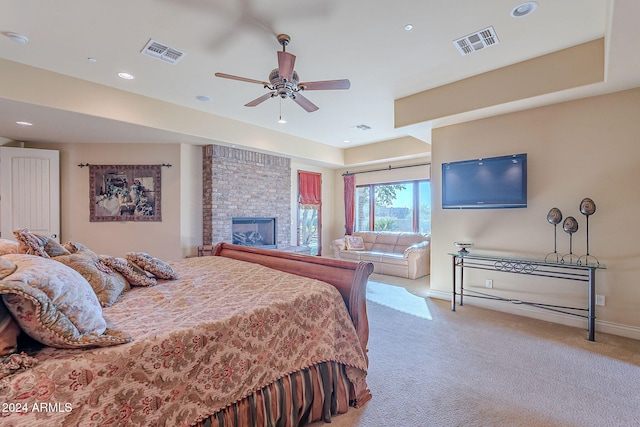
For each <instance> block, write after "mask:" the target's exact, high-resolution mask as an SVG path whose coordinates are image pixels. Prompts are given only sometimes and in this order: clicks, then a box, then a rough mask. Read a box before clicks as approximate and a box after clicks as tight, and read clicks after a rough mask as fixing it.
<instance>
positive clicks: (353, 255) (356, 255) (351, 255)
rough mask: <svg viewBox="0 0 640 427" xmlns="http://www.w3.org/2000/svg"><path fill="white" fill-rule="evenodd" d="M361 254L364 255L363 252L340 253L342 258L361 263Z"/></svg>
mask: <svg viewBox="0 0 640 427" xmlns="http://www.w3.org/2000/svg"><path fill="white" fill-rule="evenodd" d="M361 254H362V251H342V252H341V253H340V258H342V259H350V260H354V261H360V255H361Z"/></svg>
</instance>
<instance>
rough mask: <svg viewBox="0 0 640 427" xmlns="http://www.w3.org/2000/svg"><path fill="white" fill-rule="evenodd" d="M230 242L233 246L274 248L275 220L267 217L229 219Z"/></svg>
mask: <svg viewBox="0 0 640 427" xmlns="http://www.w3.org/2000/svg"><path fill="white" fill-rule="evenodd" d="M231 234H232V242H233V244H235V245H243V246H256V247H260V248H267V249H275V248H276V219H275V218H269V217H258V218H246V217H235V218H232V219H231Z"/></svg>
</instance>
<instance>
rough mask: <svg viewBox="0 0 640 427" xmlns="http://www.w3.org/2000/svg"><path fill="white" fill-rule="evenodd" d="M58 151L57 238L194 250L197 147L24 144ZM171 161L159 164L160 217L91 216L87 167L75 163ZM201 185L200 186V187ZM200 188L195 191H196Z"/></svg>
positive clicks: (106, 247) (198, 223)
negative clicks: (130, 219)
mask: <svg viewBox="0 0 640 427" xmlns="http://www.w3.org/2000/svg"><path fill="white" fill-rule="evenodd" d="M25 145H26V146H28V147H31V148H48V149H56V150H59V151H60V195H61V196H60V197H61V210H60V217H61V224H60V234H61V239H60V240H61V241H62V242H65V241H69V240H72V241H77V242H81V243H84V244H86V245H87V246H88V247H89V248H91V249H93V250H94V251H96V252H98V253H102V254H109V255H115V256H123V255H124V254H125V253H126V252H128V251H143V252H148V253H150V254H152V255H155V256H157V257H160V258H162V259H176V258H182V257H184V256H187V255H194V254H195V253H196V249H197V246H198V245H200V244H201V241H202V203H201V200H202V172H201V171H202V160H201V156H200V155H199V152H201V149H200V147H196V146H182V145H179V144H33V143H30V144H25ZM81 163H89V164H96V165H111V164H113V165H118V164H121V165H127V164H129V165H131V164H162V163H168V164H171V165H172V166H171V167H163V168H162V178H161V179H162V221H161V222H89V205H88V203H89V168H86V167H85V168H80V167H78V164H81ZM198 186H199V190H198ZM198 191H199V193H198Z"/></svg>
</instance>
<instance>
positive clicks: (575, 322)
mask: <svg viewBox="0 0 640 427" xmlns="http://www.w3.org/2000/svg"><path fill="white" fill-rule="evenodd" d="M429 298H436V299H441V300H445V301H451V292H443V291H437V290H433V289H432V290H431V291H429ZM464 304H465V305H467V304H468V305H474V306H477V307H482V308H488V309H491V310H495V311H501V312H504V313H511V314H515V315H518V316H524V317H531V318H533V319H538V320H546V321H549V322H553V323H559V324H561V325H567V326H573V327H576V328H582V329H585V330H586V328H587V321H586V319H582V318H579V317H575V316H570V315H568V314H563V313H556V312H553V311H548V310H542V309H538V308H535V307H531V306H528V305H522V304H507V303H505V302H504V301H491V300H486V299H481V298H473V297H469V298H466V297H465V299H464ZM597 332H603V333H606V334H611V335H618V336H621V337H627V338H633V339H636V340H640V328H639V327H637V326H629V325H621V324H619V323H612V322H606V321H603V320H597V319H596V340H597V339H598V334H597Z"/></svg>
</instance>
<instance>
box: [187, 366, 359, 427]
mask: <svg viewBox="0 0 640 427" xmlns="http://www.w3.org/2000/svg"><path fill="white" fill-rule="evenodd" d="M349 392H350V382H349V379H348V378H347V374H346V372H345V367H344V365H342V364H340V363H337V362H323V363H319V364H317V365H314V366H312V367H310V368H307V369H304V370H302V371H298V372H294V373H292V374H289V375H287V376H286V377H284V378H281V379H279V380H278V381H276V382H274V383H272V384H270V385H268V386H266V387H264V388H262V389H261V390H259V391H257V392H255V393H253V394H251V395H249V396H247V397H246V398H244V399H242V400H241V401H239V402H237V403H235V404H233V405H230V406H228V407H227V408H225V409H223V410H221V411H219V412H216V413H215V414H213V415H211V416H210V417H208V418H206V419H204V420H203V421H201V422H199V423H197V424H196V425H195V427H258V426H278V427H294V426H301V425H304V424H307V423H311V422H315V421H321V420H322V421H325V422H327V423H328V422H331V416H332V415H336V414H343V413H345V412H347V411H348V410H349Z"/></svg>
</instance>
